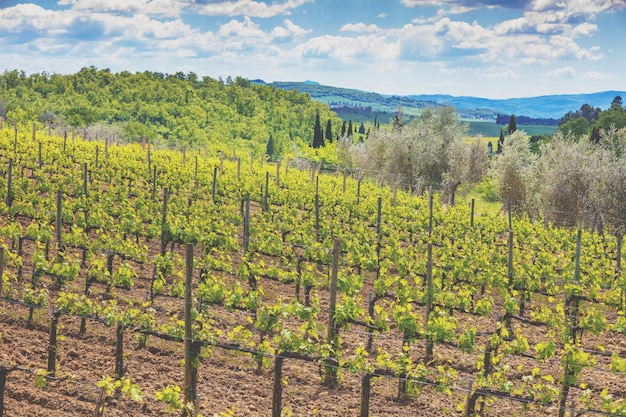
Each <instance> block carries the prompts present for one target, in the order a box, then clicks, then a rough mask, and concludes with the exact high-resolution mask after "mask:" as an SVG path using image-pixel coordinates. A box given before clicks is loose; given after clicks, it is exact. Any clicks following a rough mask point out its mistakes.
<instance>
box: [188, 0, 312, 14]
mask: <svg viewBox="0 0 626 417" xmlns="http://www.w3.org/2000/svg"><path fill="white" fill-rule="evenodd" d="M312 1H313V0H286V1H284V2H282V3H278V2H274V3H271V4H268V3H265V2H262V1H254V0H235V1H218V2H211V3H208V4H204V5H201V6H200V7H199V8H198V10H197V11H198V13H200V14H203V15H208V16H219V15H221V16H249V17H272V16H276V15H283V14H284V15H288V14H290V13H291V10H293V9H296V8H298V7H300V6H302V5H303V4H305V3H309V2H312Z"/></svg>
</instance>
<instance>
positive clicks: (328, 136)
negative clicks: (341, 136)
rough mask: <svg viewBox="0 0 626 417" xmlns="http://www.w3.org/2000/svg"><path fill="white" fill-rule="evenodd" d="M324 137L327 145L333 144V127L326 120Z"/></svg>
mask: <svg viewBox="0 0 626 417" xmlns="http://www.w3.org/2000/svg"><path fill="white" fill-rule="evenodd" d="M324 137H325V138H326V140H327V141H328V143H332V142H333V125H332V122H331V121H330V119H328V121H327V122H326V132H325V135H324Z"/></svg>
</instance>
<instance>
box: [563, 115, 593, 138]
mask: <svg viewBox="0 0 626 417" xmlns="http://www.w3.org/2000/svg"><path fill="white" fill-rule="evenodd" d="M590 129H591V126H590V125H589V122H588V121H587V119H585V118H584V117H577V118H576V119H573V120H570V121H569V122H566V123H563V124H562V125H561V126H559V130H560V131H561V132H563V134H564V135H573V136H574V137H576V138H580V137H582V136H585V135H587V134H588V133H589V130H590Z"/></svg>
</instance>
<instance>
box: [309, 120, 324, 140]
mask: <svg viewBox="0 0 626 417" xmlns="http://www.w3.org/2000/svg"><path fill="white" fill-rule="evenodd" d="M311 146H312V147H313V148H315V149H317V148H321V147H322V146H324V133H323V132H322V125H321V124H320V115H319V113H317V114H316V115H315V127H314V128H313V144H312V145H311Z"/></svg>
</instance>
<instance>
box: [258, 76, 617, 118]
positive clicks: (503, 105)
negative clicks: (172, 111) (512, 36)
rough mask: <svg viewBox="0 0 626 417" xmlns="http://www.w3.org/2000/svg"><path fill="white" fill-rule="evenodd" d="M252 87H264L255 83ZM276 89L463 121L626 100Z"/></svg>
mask: <svg viewBox="0 0 626 417" xmlns="http://www.w3.org/2000/svg"><path fill="white" fill-rule="evenodd" d="M253 82H254V83H259V84H261V83H263V84H265V82H263V81H262V80H254V81H253ZM269 84H270V85H273V86H275V87H277V88H282V89H286V90H292V89H295V90H298V91H300V92H302V93H308V94H309V95H310V96H311V97H312V98H313V99H314V100H317V101H321V102H324V103H327V104H329V105H330V106H331V107H344V108H345V107H349V106H353V107H355V109H356V108H363V109H366V110H367V109H368V108H369V110H370V111H371V112H373V113H377V112H384V113H392V112H395V111H396V110H397V109H398V107H399V106H402V109H403V111H404V112H405V113H407V114H408V115H413V114H417V113H418V112H419V111H420V110H421V109H423V108H425V107H429V106H431V107H432V106H452V107H454V108H455V109H456V111H457V112H458V113H459V114H461V115H462V117H466V118H475V119H483V120H495V117H496V116H497V115H498V114H506V115H511V114H515V115H516V116H528V117H533V118H553V119H560V118H561V117H563V115H564V114H565V113H567V112H569V111H576V110H578V109H580V106H582V105H583V104H589V105H590V106H592V107H599V108H600V109H602V110H605V109H607V108H608V107H610V105H611V101H612V100H613V98H615V96H621V97H624V98H625V99H626V91H602V92H597V93H582V94H555V95H545V96H537V97H524V98H508V99H488V98H480V97H470V96H450V95H444V94H419V95H405V96H399V95H386V94H379V93H375V92H369V91H363V90H356V89H350V88H341V87H332V86H327V85H321V84H318V83H316V82H315V81H310V80H307V81H305V82H291V81H275V82H272V83H269Z"/></svg>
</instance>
